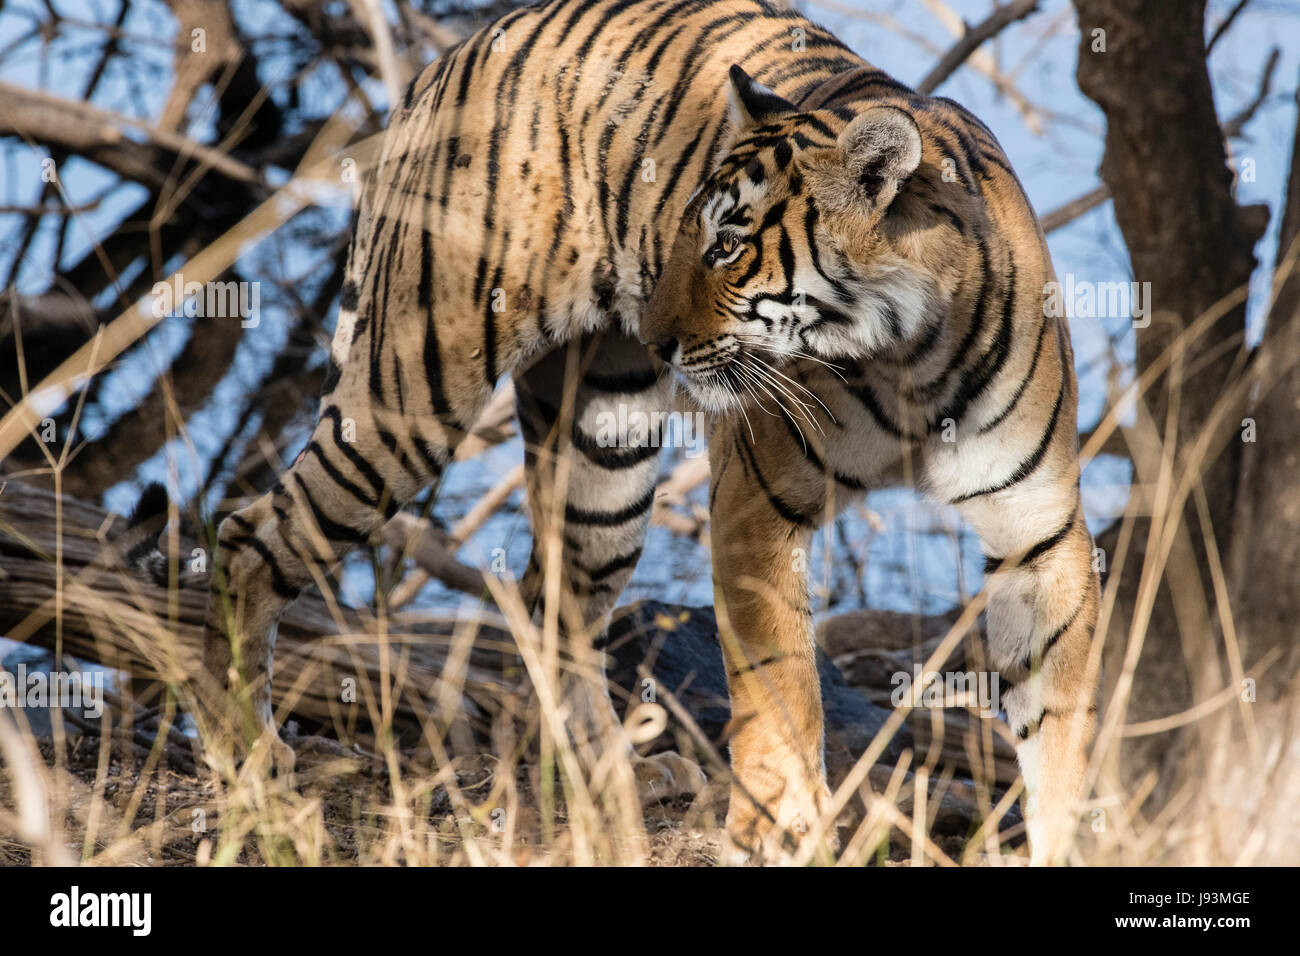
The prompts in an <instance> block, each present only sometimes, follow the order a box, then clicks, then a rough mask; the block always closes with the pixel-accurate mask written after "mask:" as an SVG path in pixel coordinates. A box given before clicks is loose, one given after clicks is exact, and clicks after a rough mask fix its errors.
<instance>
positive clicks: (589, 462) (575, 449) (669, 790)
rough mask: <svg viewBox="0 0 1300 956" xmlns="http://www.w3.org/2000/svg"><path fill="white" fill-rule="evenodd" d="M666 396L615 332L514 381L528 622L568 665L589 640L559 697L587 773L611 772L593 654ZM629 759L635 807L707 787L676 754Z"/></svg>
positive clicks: (606, 716) (651, 462) (654, 373)
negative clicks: (524, 478)
mask: <svg viewBox="0 0 1300 956" xmlns="http://www.w3.org/2000/svg"><path fill="white" fill-rule="evenodd" d="M670 389H671V385H670V383H669V380H668V378H667V376H666V375H662V374H660V369H659V368H658V367H657V366H656V365H655V364H654V363H653V362H651V360H650V358H649V356H648V355H647V354H646V351H645V348H644V346H642V345H641V344H640V343H638V342H636V341H635V340H633V339H630V338H628V337H627V336H624V335H622V334H621V333H619V332H618V331H616V330H613V329H610V330H606V331H605V332H602V333H598V334H596V335H593V336H587V337H584V338H582V339H580V340H576V341H574V342H571V343H569V344H567V345H565V346H561V347H560V348H558V349H556V350H554V351H552V352H550V353H548V354H547V355H545V356H544V357H542V358H541V359H539V360H538V361H537V362H535V363H533V364H532V365H531V366H530V367H529V368H528V369H527V370H525V371H524V372H522V373H520V374H518V375H516V376H515V390H516V396H517V402H518V414H519V421H520V429H521V432H522V433H523V436H524V441H525V461H526V465H527V472H528V504H529V514H530V518H531V524H532V528H533V549H532V555H531V559H530V561H529V567H528V571H527V572H526V574H525V576H524V581H523V595H524V600H525V601H526V602H527V606H529V607H531V608H532V609H533V613H534V620H535V621H536V622H537V623H539V624H541V623H544V622H545V620H546V615H547V611H548V610H551V611H552V613H553V614H555V616H556V621H557V625H558V628H559V630H560V632H561V633H562V634H565V635H567V636H568V637H569V645H570V648H569V650H570V655H571V657H572V658H573V660H575V661H576V660H577V659H578V658H579V657H581V656H583V652H584V651H585V647H584V646H583V645H585V644H586V643H587V642H590V645H591V650H592V652H593V655H592V657H593V658H594V661H593V663H594V666H592V667H589V668H587V670H588V671H589V673H587V674H586V675H585V676H584V675H582V674H576V675H571V676H570V678H569V680H568V681H567V685H568V686H567V687H566V689H565V697H566V701H567V703H568V705H569V706H570V708H571V710H572V714H573V716H572V717H571V718H570V720H569V725H568V726H569V735H570V739H571V740H572V741H573V743H574V745H575V747H576V748H577V750H578V752H579V754H580V755H582V756H583V759H584V762H586V763H587V764H588V766H589V767H593V768H594V767H606V768H608V767H610V766H611V762H610V761H609V760H608V759H606V758H607V757H608V755H610V754H611V753H613V752H614V751H613V750H612V748H616V747H618V746H620V743H619V740H620V738H621V737H622V733H621V729H620V728H621V725H622V721H620V719H619V717H618V714H617V711H616V710H615V707H614V704H613V701H612V699H611V697H610V692H609V688H608V684H607V682H606V680H605V676H604V652H603V649H602V648H603V643H604V641H605V640H606V637H607V631H608V627H609V621H610V612H611V610H612V609H613V606H614V602H615V601H616V599H617V598H618V595H619V594H620V593H621V592H622V590H623V588H624V586H625V585H626V584H627V582H628V580H629V579H630V578H631V577H632V572H633V570H634V569H635V567H636V563H637V559H638V558H639V557H640V555H641V549H642V545H643V543H644V541H645V536H646V530H647V528H648V526H649V524H650V512H651V508H652V505H653V500H654V490H655V481H656V478H657V476H658V470H659V458H660V456H659V451H660V449H659V444H660V442H659V441H658V440H656V438H655V437H654V435H653V434H644V435H642V434H638V433H637V430H636V427H635V423H636V422H637V421H638V418H637V416H638V415H639V414H645V415H653V414H654V413H656V412H662V411H666V410H667V408H668V406H669V404H670V398H671V394H670ZM566 396H568V397H567V398H566ZM618 422H632V423H633V425H632V426H631V427H629V429H628V434H626V435H620V434H614V433H613V432H612V431H611V426H612V425H615V424H616V423H618ZM611 439H614V440H612V441H611ZM560 496H562V500H560ZM557 556H558V563H557V562H556V561H555V558H556V557H557ZM553 566H554V567H553ZM548 570H553V574H552V575H548V573H547V572H548ZM557 585H558V586H557ZM628 756H629V758H630V760H631V765H632V771H633V775H634V778H635V779H634V782H635V785H636V788H637V793H638V797H639V798H640V800H641V801H642V802H643V803H644V802H649V801H652V800H658V799H664V798H669V797H674V796H682V795H687V794H694V793H697V792H699V790H700V789H702V788H703V786H704V783H705V778H704V773H703V771H702V770H701V769H700V768H699V767H698V766H697V765H696V764H694V763H693V762H691V761H689V760H687V759H685V758H684V757H682V756H680V755H679V754H677V753H674V752H667V753H660V754H655V755H652V756H650V757H647V758H641V757H639V756H637V755H636V754H635V753H632V752H631V751H630V749H629V750H628Z"/></svg>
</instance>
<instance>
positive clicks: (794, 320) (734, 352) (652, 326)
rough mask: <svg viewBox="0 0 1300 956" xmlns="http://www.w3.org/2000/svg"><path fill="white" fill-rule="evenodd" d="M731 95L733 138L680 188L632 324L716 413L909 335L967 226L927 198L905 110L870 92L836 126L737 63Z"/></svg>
mask: <svg viewBox="0 0 1300 956" xmlns="http://www.w3.org/2000/svg"><path fill="white" fill-rule="evenodd" d="M730 100H731V106H730V110H731V118H730V121H731V125H732V127H733V129H734V140H733V141H732V143H731V146H730V148H729V150H728V152H727V153H726V154H725V155H724V156H723V157H722V159H721V160H720V162H719V163H718V165H717V169H716V171H715V172H714V173H713V175H711V176H710V177H709V178H708V179H707V180H706V181H705V183H704V184H703V186H702V187H701V188H700V189H699V190H698V191H697V192H696V193H695V194H694V196H693V197H692V198H691V199H690V200H689V201H688V203H687V206H686V211H685V213H684V216H683V219H682V222H681V224H680V226H679V228H678V232H677V235H676V238H675V240H674V243H673V247H672V250H671V253H670V255H669V258H668V261H667V262H666V263H665V265H664V268H663V272H662V274H661V275H660V277H659V280H658V282H657V283H656V285H655V288H654V291H653V294H652V295H651V298H650V301H649V303H648V305H647V308H646V310H645V312H644V314H643V316H642V320H641V327H640V336H641V340H642V341H643V342H644V343H646V344H647V346H648V347H649V348H650V349H651V351H653V352H654V353H655V354H656V355H658V356H659V357H660V358H661V359H662V360H663V361H664V362H666V363H668V364H669V365H671V366H672V367H673V368H674V369H676V370H677V372H678V373H679V374H680V375H681V376H682V378H683V379H684V380H685V382H686V384H687V387H688V388H689V389H690V391H691V392H692V393H693V394H694V395H695V397H696V398H697V399H698V400H699V401H700V402H701V403H702V404H703V405H704V406H705V407H706V408H710V409H713V410H715V411H722V410H724V409H726V408H729V407H732V406H734V405H735V404H737V403H738V401H739V396H740V395H743V394H744V393H745V392H746V391H752V389H748V388H747V387H746V384H747V382H748V383H750V384H756V382H757V381H758V380H761V379H762V378H764V377H765V376H766V375H770V374H771V372H770V369H772V368H779V366H780V365H782V364H786V363H788V362H790V361H793V360H795V359H798V358H800V357H804V358H813V359H820V360H823V361H829V362H834V361H836V360H846V359H849V360H851V359H858V358H864V357H870V356H875V355H880V354H883V353H885V352H887V351H888V350H890V349H895V348H898V347H900V346H902V345H904V344H905V343H906V342H907V341H909V340H910V339H912V338H913V337H914V336H915V335H916V333H917V332H918V330H920V329H921V328H923V327H924V326H925V325H926V323H928V322H931V321H934V317H935V316H937V315H942V314H943V312H944V310H945V309H946V303H945V302H944V299H945V298H946V297H947V296H949V295H951V291H952V287H953V285H954V283H953V282H952V281H951V273H952V271H953V263H954V258H953V251H954V250H953V243H954V240H956V241H957V242H960V240H961V238H962V237H961V230H960V229H959V228H957V227H955V226H954V225H953V224H952V222H950V221H949V219H950V218H951V217H945V216H944V215H942V214H940V213H939V212H936V211H935V210H934V209H933V208H932V205H933V204H932V203H930V202H929V201H928V198H927V197H928V196H929V195H930V194H931V193H932V191H933V189H934V186H935V185H937V184H938V183H939V181H940V179H941V177H940V175H939V172H938V169H937V167H936V166H935V165H933V164H930V163H923V162H922V159H923V153H924V152H925V150H924V148H923V143H922V136H921V130H920V128H919V127H918V125H917V122H916V120H915V119H914V118H913V117H912V115H911V114H909V113H908V112H907V111H905V110H903V109H901V108H898V107H894V106H875V107H871V108H868V109H866V110H865V111H864V112H862V113H861V114H860V115H858V116H856V117H855V118H853V119H852V120H850V121H849V122H848V124H847V125H844V121H843V119H839V118H837V117H836V116H835V114H833V113H831V112H829V111H812V112H801V111H800V110H799V109H798V108H797V107H795V106H794V105H792V104H791V103H789V102H787V101H786V100H784V99H782V98H781V97H779V96H778V95H776V94H775V93H773V92H772V91H771V90H769V89H767V88H766V87H764V86H761V85H759V84H758V83H756V82H754V81H753V80H752V79H750V77H749V76H747V75H746V74H745V72H744V71H743V70H742V69H740V67H732V69H731V89H730ZM837 128H840V129H839V132H838V133H837V132H836V129H837ZM958 192H961V190H960V188H958ZM955 198H956V199H957V201H958V202H961V201H962V199H963V197H961V196H958V197H955ZM945 208H949V207H945ZM764 365H766V366H767V368H768V370H769V371H765V370H764V369H763V368H762V366H764Z"/></svg>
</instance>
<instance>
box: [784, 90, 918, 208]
mask: <svg viewBox="0 0 1300 956" xmlns="http://www.w3.org/2000/svg"><path fill="white" fill-rule="evenodd" d="M920 164H921V129H920V127H919V126H917V125H916V120H914V119H913V118H912V116H911V114H909V113H907V112H906V111H905V110H901V109H899V108H897V107H895V106H874V107H872V108H871V109H869V110H867V111H866V112H865V113H862V114H861V115H860V116H857V117H855V118H854V119H853V121H852V122H850V123H849V125H848V126H846V127H844V132H842V133H840V137H839V141H838V142H837V143H836V145H835V147H834V148H833V149H830V150H824V151H822V152H821V153H820V154H814V155H813V156H812V157H810V158H809V162H808V164H807V168H806V172H807V173H808V175H809V176H810V179H811V186H812V189H813V191H814V195H816V197H817V201H818V204H819V205H820V206H821V207H822V208H823V209H825V210H826V211H828V212H832V211H837V212H848V211H850V210H854V211H857V212H860V213H863V214H865V215H867V216H868V217H876V216H879V215H880V214H881V213H883V212H884V211H885V210H886V209H888V208H889V204H890V203H892V202H893V201H894V197H895V196H897V195H898V193H899V190H901V189H902V188H903V186H904V185H906V183H907V179H908V177H909V176H911V175H912V173H914V172H915V171H916V167H917V166H919V165H920Z"/></svg>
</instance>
